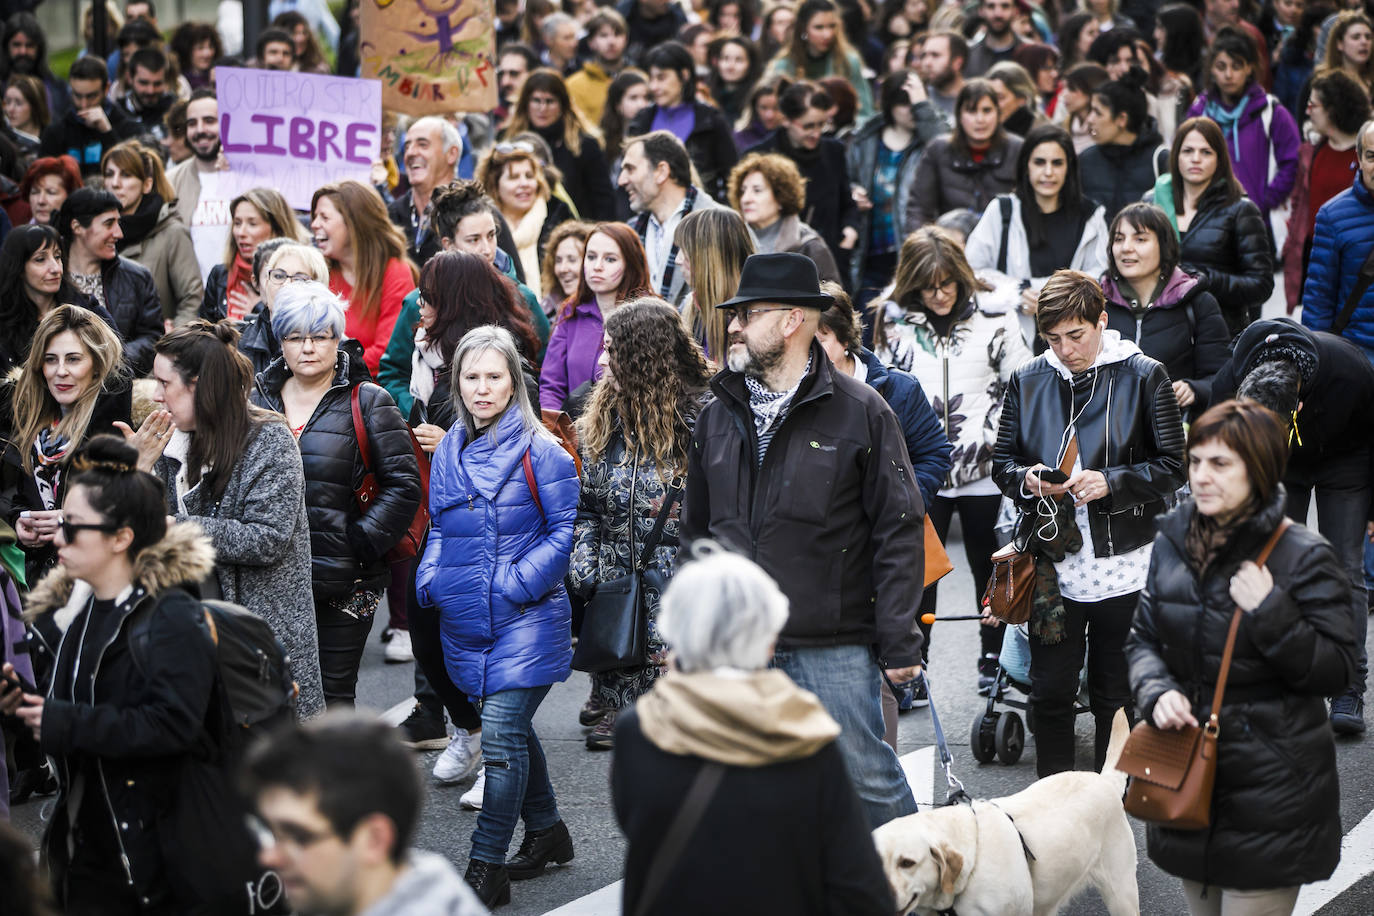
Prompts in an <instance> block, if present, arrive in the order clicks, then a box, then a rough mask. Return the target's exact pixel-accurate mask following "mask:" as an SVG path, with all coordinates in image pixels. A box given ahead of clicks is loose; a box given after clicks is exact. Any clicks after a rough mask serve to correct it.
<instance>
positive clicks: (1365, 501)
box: [1212, 178, 1374, 735]
mask: <svg viewBox="0 0 1374 916" xmlns="http://www.w3.org/2000/svg"><path fill="white" fill-rule="evenodd" d="M1358 180H1359V179H1358V178H1356V181H1358ZM1233 394H1234V396H1236V397H1241V398H1249V399H1251V400H1253V401H1257V402H1259V403H1260V404H1263V405H1264V406H1265V407H1268V408H1269V409H1270V410H1272V411H1274V412H1275V413H1276V414H1278V415H1279V418H1280V419H1281V420H1283V422H1284V423H1286V424H1289V425H1290V428H1291V430H1292V435H1291V437H1290V439H1289V447H1290V451H1289V456H1288V468H1287V470H1286V471H1285V472H1284V475H1283V485H1284V488H1285V489H1286V490H1287V491H1288V510H1287V511H1288V517H1289V518H1291V519H1293V520H1294V521H1296V522H1299V523H1304V522H1306V521H1307V509H1308V506H1309V505H1310V503H1311V500H1312V497H1313V495H1314V493H1315V496H1316V502H1317V530H1318V531H1320V532H1321V534H1322V536H1323V537H1325V538H1326V539H1327V540H1328V541H1330V542H1331V546H1333V547H1335V548H1336V553H1337V555H1338V556H1339V557H1340V558H1341V561H1342V562H1343V563H1344V564H1345V566H1346V569H1347V570H1348V571H1349V573H1350V583H1351V587H1352V589H1353V594H1354V600H1353V601H1352V613H1353V614H1354V615H1355V634H1356V644H1357V647H1358V648H1357V652H1358V655H1359V658H1358V665H1357V669H1356V678H1355V683H1354V684H1353V685H1352V686H1351V687H1350V689H1349V690H1348V691H1346V692H1345V693H1343V694H1341V695H1340V696H1337V697H1332V698H1331V727H1332V729H1334V730H1335V731H1336V733H1337V734H1342V735H1358V734H1361V733H1363V732H1364V730H1365V722H1364V688H1365V681H1366V679H1367V677H1368V673H1369V658H1368V655H1367V652H1366V649H1365V632H1366V630H1367V628H1368V625H1369V604H1368V600H1369V599H1368V594H1369V590H1368V587H1367V582H1368V574H1367V573H1366V569H1367V568H1368V567H1369V563H1368V562H1367V561H1366V557H1367V556H1368V552H1369V551H1370V548H1369V539H1370V537H1371V536H1374V415H1371V408H1370V405H1372V404H1374V367H1371V366H1370V363H1369V360H1368V359H1367V358H1366V356H1365V354H1364V353H1363V352H1362V351H1361V350H1360V348H1359V347H1358V346H1356V345H1355V344H1354V343H1352V342H1351V341H1349V340H1346V339H1344V338H1342V337H1337V336H1336V335H1335V334H1328V333H1326V332H1325V331H1313V330H1309V329H1308V328H1305V327H1303V326H1301V325H1299V324H1298V323H1297V322H1296V321H1293V320H1292V319H1291V318H1275V319H1271V320H1265V321H1257V322H1255V323H1254V324H1252V325H1250V326H1249V327H1248V328H1246V329H1245V331H1244V332H1243V333H1242V334H1241V335H1240V337H1239V338H1237V339H1236V346H1235V349H1234V351H1233V352H1232V354H1231V361H1230V362H1228V363H1226V364H1225V365H1223V366H1222V367H1221V369H1220V371H1218V372H1217V374H1216V376H1215V377H1214V378H1213V380H1212V402H1213V403H1219V402H1220V401H1223V400H1225V399H1226V398H1229V397H1232V396H1233Z"/></svg>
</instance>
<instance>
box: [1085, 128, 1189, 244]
mask: <svg viewBox="0 0 1374 916" xmlns="http://www.w3.org/2000/svg"><path fill="white" fill-rule="evenodd" d="M1162 143H1163V141H1162V140H1161V139H1160V136H1159V131H1158V130H1157V129H1156V128H1155V124H1154V121H1149V122H1147V124H1146V126H1145V128H1144V129H1143V130H1142V131H1141V132H1140V134H1139V135H1138V136H1137V137H1136V138H1135V142H1133V143H1131V144H1130V145H1128V146H1123V145H1121V144H1118V143H1106V144H1102V143H1099V144H1097V145H1096V146H1090V147H1088V148H1087V149H1085V150H1084V151H1083V152H1082V153H1080V154H1079V156H1078V174H1079V180H1080V181H1081V182H1082V184H1083V196H1084V197H1091V198H1092V199H1093V200H1095V201H1097V202H1098V203H1100V204H1102V206H1104V207H1106V208H1107V213H1106V218H1107V225H1109V226H1110V225H1111V222H1112V219H1113V218H1114V217H1115V216H1116V215H1117V213H1119V212H1121V208H1122V207H1124V206H1126V205H1127V204H1133V203H1135V202H1136V201H1138V200H1140V199H1141V198H1142V197H1144V196H1145V192H1146V191H1149V190H1150V189H1151V188H1153V187H1154V186H1155V179H1157V178H1158V177H1159V175H1160V173H1161V172H1162V171H1165V170H1166V169H1168V167H1169V150H1168V148H1167V147H1163V146H1161V144H1162Z"/></svg>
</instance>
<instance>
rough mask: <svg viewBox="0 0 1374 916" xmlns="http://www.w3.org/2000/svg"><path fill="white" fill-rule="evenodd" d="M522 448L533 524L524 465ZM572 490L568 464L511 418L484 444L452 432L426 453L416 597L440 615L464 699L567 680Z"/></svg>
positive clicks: (449, 662) (515, 415) (555, 447)
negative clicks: (424, 536)
mask: <svg viewBox="0 0 1374 916" xmlns="http://www.w3.org/2000/svg"><path fill="white" fill-rule="evenodd" d="M527 450H528V451H529V453H530V463H531V465H532V466H533V469H534V479H535V481H536V482H537V484H538V487H539V498H540V500H541V501H542V503H543V513H542V514H541V512H540V510H539V508H538V506H537V505H536V504H535V500H534V496H533V494H532V493H531V492H530V488H529V484H528V483H527V482H526V479H525V471H524V468H523V467H522V460H521V459H522V458H523V456H524V455H525V452H526V451H527ZM577 492H578V481H577V470H576V468H575V467H574V466H573V460H572V458H571V457H570V456H569V455H568V453H567V452H565V451H564V450H563V448H562V446H560V445H559V444H558V443H557V442H555V441H554V440H553V439H551V438H549V437H546V436H537V437H536V436H534V435H532V434H531V433H530V432H529V431H528V430H526V429H525V428H524V426H523V424H522V420H521V417H520V413H519V411H517V410H507V411H506V413H505V415H504V416H502V417H501V419H500V420H499V421H497V426H496V440H495V441H494V442H493V441H492V439H491V437H490V436H488V435H486V434H482V435H479V436H477V437H476V438H475V439H473V440H472V441H471V442H469V441H468V433H467V430H466V428H465V425H464V424H462V423H455V424H454V425H453V428H452V429H451V430H450V431H449V434H448V435H447V436H445V437H444V440H443V441H442V442H441V443H440V444H439V448H438V449H437V450H436V451H435V452H434V465H433V470H432V471H431V473H430V484H429V511H430V515H431V518H432V521H433V525H432V527H431V528H430V532H429V543H428V544H427V545H426V547H425V552H424V557H423V559H422V560H421V561H420V566H419V569H418V570H417V571H416V574H415V592H416V595H417V596H418V598H419V600H420V602H421V603H422V604H423V605H425V606H429V607H436V608H438V610H439V638H440V642H441V643H442V645H443V649H444V664H445V666H446V667H447V668H448V673H449V677H451V678H452V679H453V682H454V683H455V684H457V685H458V687H459V689H461V690H462V691H463V692H464V693H466V694H468V695H469V696H471V697H474V698H477V697H486V696H491V695H492V694H494V693H498V692H500V691H502V690H510V689H513V688H516V687H541V686H544V685H546V684H552V683H554V682H556V681H561V680H563V679H565V678H566V677H567V676H568V672H569V666H570V665H571V663H572V609H571V606H570V605H569V603H568V593H567V591H566V590H565V589H564V587H563V576H564V574H565V573H567V571H568V557H569V556H570V555H571V553H572V542H573V524H574V522H575V521H576V520H577Z"/></svg>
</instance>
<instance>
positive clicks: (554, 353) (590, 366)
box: [539, 301, 605, 410]
mask: <svg viewBox="0 0 1374 916" xmlns="http://www.w3.org/2000/svg"><path fill="white" fill-rule="evenodd" d="M604 333H605V332H604V330H603V328H602V326H601V309H600V308H599V307H598V306H597V304H596V303H595V302H594V301H593V302H583V303H581V304H580V305H578V306H577V308H576V309H575V310H573V313H572V314H571V315H569V316H568V317H567V318H564V319H563V320H562V321H560V322H558V325H557V326H556V327H555V328H554V329H553V333H552V334H551V335H549V349H548V350H547V352H545V354H544V365H543V367H542V368H541V369H540V372H539V406H540V407H542V408H544V409H545V410H562V409H563V401H564V400H565V399H566V398H567V396H568V395H569V394H571V393H572V392H574V391H576V390H577V386H578V385H581V384H582V383H583V382H585V381H589V380H592V379H597V378H600V377H601V367H600V366H598V365H597V364H596V361H597V360H598V359H599V358H600V357H601V339H602V337H603V336H604Z"/></svg>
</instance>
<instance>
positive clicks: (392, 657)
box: [385, 630, 415, 665]
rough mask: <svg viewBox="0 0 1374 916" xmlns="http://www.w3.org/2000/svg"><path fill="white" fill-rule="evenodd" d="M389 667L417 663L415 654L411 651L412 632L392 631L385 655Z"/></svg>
mask: <svg viewBox="0 0 1374 916" xmlns="http://www.w3.org/2000/svg"><path fill="white" fill-rule="evenodd" d="M385 658H386V663H387V664H388V665H400V664H404V663H406V662H413V661H415V653H414V652H412V651H410V631H409V630H392V631H391V638H390V639H389V640H387V643H386V653H385Z"/></svg>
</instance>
